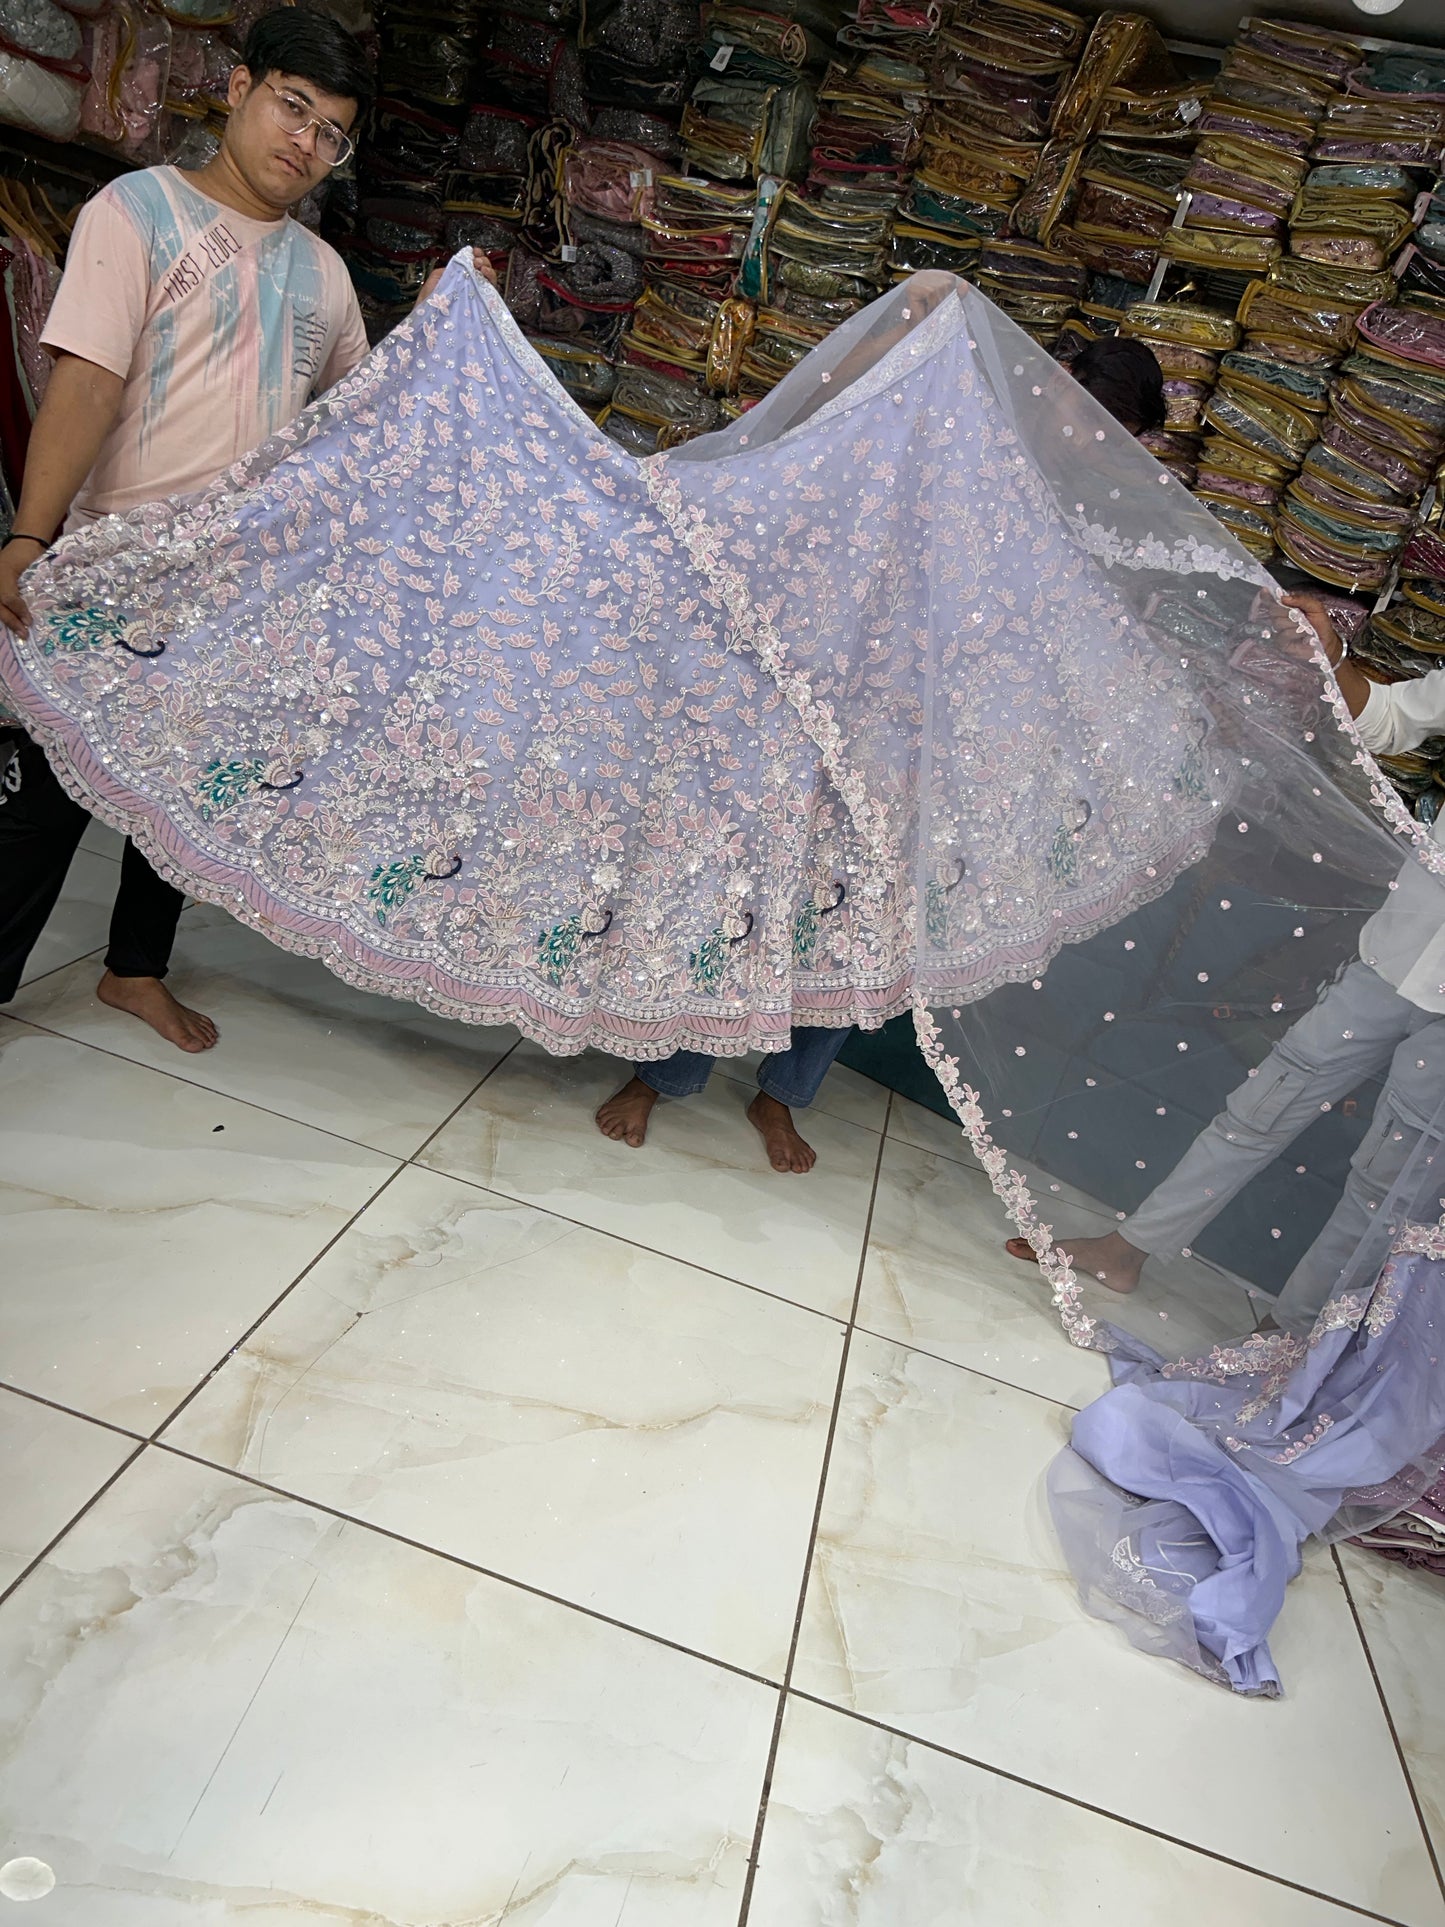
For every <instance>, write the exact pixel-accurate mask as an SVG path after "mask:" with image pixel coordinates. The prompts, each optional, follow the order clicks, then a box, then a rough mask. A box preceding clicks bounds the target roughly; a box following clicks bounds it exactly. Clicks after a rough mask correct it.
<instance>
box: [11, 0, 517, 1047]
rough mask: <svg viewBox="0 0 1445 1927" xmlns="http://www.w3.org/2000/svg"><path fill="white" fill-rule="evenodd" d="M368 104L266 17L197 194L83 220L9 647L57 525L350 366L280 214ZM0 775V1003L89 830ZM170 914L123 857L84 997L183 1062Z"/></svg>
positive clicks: (175, 185) (105, 510)
mask: <svg viewBox="0 0 1445 1927" xmlns="http://www.w3.org/2000/svg"><path fill="white" fill-rule="evenodd" d="M370 91H371V78H370V73H369V70H368V67H367V63H366V58H365V56H364V54H363V52H362V50H361V47H360V46H359V44H358V43H357V41H356V40H355V39H354V38H353V36H352V35H351V34H349V33H347V32H346V31H345V29H344V28H342V27H340V26H338V25H337V24H336V22H335V21H333V20H331V19H330V18H328V17H327V16H326V15H324V14H319V13H313V12H311V11H309V10H303V9H301V8H292V7H283V8H281V9H278V11H276V12H274V13H269V14H266V15H264V16H263V17H262V18H261V19H260V20H259V21H258V22H257V24H256V26H255V27H254V28H253V30H252V32H251V35H250V37H249V39H248V40H247V43H246V49H245V53H244V55H243V56H242V64H241V65H240V66H239V67H237V69H236V70H235V72H234V73H233V75H232V76H231V85H230V108H231V111H230V116H229V119H228V121H227V124H226V132H225V138H224V140H223V142H222V145H221V150H220V152H219V154H218V155H217V156H216V158H215V159H214V160H213V161H212V162H210V164H209V165H208V166H206V167H204V168H202V169H201V170H200V171H199V172H198V173H196V174H183V173H181V172H180V170H179V169H177V168H173V167H154V168H148V169H146V170H144V171H142V172H138V173H134V174H129V175H125V176H123V177H122V178H121V179H119V180H117V181H114V182H112V183H111V185H110V186H109V187H107V188H105V189H104V190H103V192H101V193H100V194H98V195H97V196H96V197H95V199H94V200H93V201H91V202H90V203H89V205H88V206H87V207H86V208H85V209H84V211H83V212H82V214H81V216H80V219H79V220H78V221H77V223H76V227H75V233H74V236H73V238H72V240H71V244H70V248H69V251H68V254H67V260H66V269H65V276H64V279H63V280H62V282H61V284H60V289H59V292H58V293H57V295H56V298H55V305H54V307H53V308H52V310H51V314H50V318H49V321H48V322H47V324H46V328H45V332H44V335H43V337H42V338H43V340H44V343H45V346H46V347H47V348H48V349H49V350H50V352H51V354H52V355H53V356H54V357H55V367H54V371H53V373H52V375H51V378H50V383H49V386H48V387H47V389H46V394H45V400H44V403H43V404H42V406H41V409H40V413H39V415H38V416H37V417H36V421H35V427H34V430H33V431H32V434H31V438H30V450H29V455H28V457H27V461H26V468H25V478H24V485H23V488H22V490H21V495H20V502H19V506H18V507H17V509H16V516H15V533H14V534H13V535H12V536H11V537H10V540H9V542H8V543H7V544H6V545H5V547H4V548H3V549H0V621H4V622H6V623H7V624H8V625H9V626H10V627H11V628H12V629H15V630H17V631H19V632H21V633H23V632H24V630H25V627H26V625H27V623H28V621H29V612H28V610H27V609H26V607H25V602H24V598H23V596H22V594H21V590H20V586H19V585H20V578H21V576H22V574H23V572H24V571H25V569H26V568H28V567H29V566H30V564H31V563H33V562H34V561H35V560H36V558H37V556H39V555H40V554H41V553H42V552H43V551H44V550H45V549H46V548H47V547H48V546H49V544H50V543H51V541H52V540H53V539H54V538H55V536H56V535H57V533H58V532H60V530H61V529H62V527H64V528H73V527H75V526H77V525H78V524H80V523H83V522H86V521H91V520H94V519H95V518H96V517H98V516H102V515H113V514H122V513H124V512H125V511H126V510H128V509H132V508H135V507H137V506H138V505H140V504H141V503H145V502H152V501H155V500H157V499H158V498H160V497H163V496H168V495H180V494H187V493H190V492H191V491H193V490H196V489H200V488H203V487H205V485H206V484H207V483H208V482H211V481H213V480H214V479H215V478H216V476H218V475H220V474H222V473H223V472H224V471H225V470H226V469H227V468H228V467H230V465H231V464H232V463H233V462H235V461H237V460H239V459H240V458H241V457H242V456H244V455H247V454H249V453H250V452H251V450H252V449H254V448H256V447H257V446H258V445H259V444H260V443H261V442H263V441H265V440H266V438H267V437H268V436H270V435H273V434H275V432H276V431H277V430H278V429H280V428H283V427H284V426H285V425H286V423H287V422H289V421H292V420H293V419H294V418H295V417H296V416H297V415H298V414H299V413H300V412H301V410H302V409H303V408H305V407H306V405H307V403H308V402H309V401H310V400H311V399H312V398H313V396H315V395H317V394H319V393H321V392H322V391H323V390H324V389H327V388H329V387H331V386H332V385H333V384H334V383H335V382H338V381H340V380H341V379H342V378H343V377H344V376H346V375H348V374H350V372H351V370H352V369H353V368H355V366H356V365H357V363H358V362H359V361H361V360H362V358H363V357H364V356H365V354H366V352H367V341H366V333H365V330H364V329H363V327H362V321H361V312H360V309H359V308H358V306H357V302H356V295H355V293H354V291H353V289H352V286H351V282H350V279H349V277H348V275H347V273H346V270H345V268H344V266H343V265H342V262H341V259H340V257H339V256H338V255H337V254H336V253H335V252H334V250H332V249H331V248H329V247H328V246H327V245H326V243H325V242H324V241H321V240H318V239H317V237H316V236H315V235H314V234H312V233H311V232H310V231H309V230H308V229H306V228H304V227H302V226H301V225H300V224H299V223H298V222H296V221H294V220H292V219H291V217H290V214H289V212H288V210H289V209H290V208H292V207H294V206H295V205H296V203H297V202H298V201H300V200H302V199H303V198H304V197H305V196H306V195H307V194H309V193H310V192H311V190H312V189H313V188H314V187H316V186H317V185H318V184H319V183H320V182H321V181H323V180H324V179H325V178H326V176H327V175H328V174H329V172H330V171H331V169H332V168H333V167H335V166H337V165H338V164H339V163H340V162H342V161H344V160H346V158H347V157H348V155H349V154H350V153H351V150H352V134H351V130H352V128H353V126H354V125H355V123H356V121H357V119H358V116H359V115H360V114H361V112H362V111H363V109H364V107H365V104H366V101H367V100H368V98H369V96H370ZM477 265H478V267H479V269H481V270H482V271H483V272H485V273H487V274H488V275H489V276H490V273H491V270H490V268H488V267H486V265H485V258H484V257H479V258H478V261H477ZM436 278H437V277H435V276H434V277H433V278H432V280H431V281H429V282H428V284H427V286H426V288H425V289H424V290H423V299H425V297H426V295H427V294H429V293H430V291H431V288H432V286H433V285H434V284H435V280H436ZM0 729H3V721H0ZM7 748H8V749H9V752H10V753H9V755H8V756H7V755H6V753H5V752H6V750H7ZM0 772H3V774H4V777H5V780H4V782H3V784H0V1003H5V1002H7V1001H8V1000H9V999H10V998H11V997H13V996H14V994H15V991H16V989H17V987H18V985H19V982H20V977H21V973H22V971H23V969H24V966H25V961H26V958H27V957H28V956H29V953H30V950H31V947H32V945H33V944H34V942H35V940H36V938H37V937H38V936H39V934H40V931H41V929H42V928H43V927H44V924H45V921H46V918H47V917H48V916H49V914H50V912H51V910H52V909H53V907H54V905H55V902H56V899H57V898H58V896H59V894H60V890H61V887H62V885H63V883H64V881H65V873H66V871H67V869H68V867H69V865H70V860H71V857H72V856H73V855H74V853H75V849H76V846H77V845H78V844H79V842H80V839H81V836H82V835H83V834H84V830H85V824H86V820H87V819H86V813H85V811H84V810H82V809H81V807H80V806H79V804H77V803H75V802H73V801H72V800H71V799H70V797H69V796H67V795H66V793H65V791H64V790H63V789H62V788H61V786H60V784H59V783H58V781H57V780H56V778H55V776H54V775H53V774H52V773H51V771H50V769H49V767H48V765H47V763H46V761H45V758H44V756H43V755H42V754H41V752H40V750H39V748H38V747H37V746H36V745H35V744H34V743H33V742H31V741H30V739H29V738H28V737H26V736H24V735H20V736H18V737H16V736H14V735H13V733H12V737H11V740H10V742H9V743H8V744H7V742H6V739H5V736H4V734H3V733H0ZM182 903H183V899H182V897H181V894H180V892H179V891H178V890H176V889H175V888H174V887H173V886H172V885H171V884H170V883H168V882H166V881H165V880H164V879H163V878H161V877H159V876H157V875H156V873H155V871H154V870H153V869H152V868H151V866H150V864H149V863H147V861H146V860H145V858H144V857H143V856H142V855H141V854H140V852H139V851H138V850H137V849H135V848H134V846H133V845H131V844H130V843H127V844H126V847H125V855H124V859H123V861H122V865H121V881H120V887H119V890H118V892H117V895H116V901H115V913H114V917H113V919H112V923H111V941H110V949H109V952H108V954H107V957H106V967H105V973H104V975H103V976H102V977H101V980H100V984H99V987H98V990H97V993H96V994H97V996H98V997H99V998H100V1000H101V1001H102V1002H103V1003H106V1004H110V1005H112V1006H114V1007H115V1008H117V1009H120V1010H127V1011H131V1012H133V1013H134V1014H135V1015H136V1016H137V1017H140V1018H142V1019H143V1020H144V1021H145V1022H146V1023H148V1024H150V1025H151V1026H152V1028H153V1029H155V1030H157V1031H158V1032H159V1033H160V1034H161V1036H163V1037H165V1038H167V1039H168V1040H169V1041H170V1042H171V1043H173V1044H176V1045H178V1046H179V1047H180V1048H181V1049H182V1050H186V1051H201V1050H208V1049H209V1048H210V1047H211V1045H212V1044H214V1043H215V1041H216V1028H215V1026H214V1024H212V1023H211V1021H210V1019H209V1018H207V1017H203V1016H201V1015H200V1013H199V1012H197V1011H193V1010H188V1009H187V1008H186V1007H185V1005H183V1004H180V1003H178V1002H177V1001H176V999H175V998H174V997H173V996H172V995H171V993H170V991H169V990H168V989H167V988H166V985H165V984H164V982H163V981H162V979H163V978H164V976H165V974H166V970H167V968H168V966H169V961H170V953H171V946H172V944H173V942H174V939H175V932H176V923H177V920H178V919H179V916H180V912H181V908H182Z"/></svg>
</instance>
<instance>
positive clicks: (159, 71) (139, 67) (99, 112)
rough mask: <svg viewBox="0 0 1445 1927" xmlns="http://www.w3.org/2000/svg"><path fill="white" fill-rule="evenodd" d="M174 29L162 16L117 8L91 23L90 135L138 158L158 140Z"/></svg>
mask: <svg viewBox="0 0 1445 1927" xmlns="http://www.w3.org/2000/svg"><path fill="white" fill-rule="evenodd" d="M171 39H172V29H171V24H170V22H169V21H168V20H167V19H166V18H165V17H164V15H162V14H155V13H149V12H135V11H132V10H131V9H130V8H128V7H123V8H117V9H116V10H115V11H114V12H113V13H107V14H104V15H102V16H101V18H100V19H98V20H95V21H92V22H90V23H88V25H87V27H86V30H85V60H86V65H87V66H88V67H89V69H90V84H89V86H88V87H87V88H86V91H85V98H84V100H83V102H82V103H81V114H80V123H81V126H82V128H83V129H84V130H85V132H86V133H88V134H91V135H93V136H94V137H95V138H96V139H97V140H102V141H106V142H108V143H109V144H110V145H112V146H114V147H117V148H119V149H120V150H121V151H122V152H123V153H126V154H129V155H134V156H136V157H137V158H139V157H140V156H141V155H142V154H143V153H144V152H146V151H148V149H149V147H150V144H151V143H152V142H153V141H154V139H155V134H156V128H157V126H158V125H159V122H160V117H161V111H162V108H163V107H164V105H165V99H166V89H167V81H168V78H169V74H170V55H171Z"/></svg>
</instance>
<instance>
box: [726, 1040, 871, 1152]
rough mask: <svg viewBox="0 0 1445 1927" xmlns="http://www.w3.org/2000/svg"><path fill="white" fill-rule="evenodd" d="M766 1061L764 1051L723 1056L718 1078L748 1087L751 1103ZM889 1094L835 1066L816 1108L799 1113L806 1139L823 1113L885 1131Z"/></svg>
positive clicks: (864, 1126)
mask: <svg viewBox="0 0 1445 1927" xmlns="http://www.w3.org/2000/svg"><path fill="white" fill-rule="evenodd" d="M762 1061H763V1052H762V1051H760V1050H752V1051H749V1052H748V1054H747V1056H746V1057H720V1058H719V1059H718V1062H717V1069H718V1075H719V1076H720V1077H726V1078H729V1079H730V1080H731V1081H732V1082H733V1083H734V1084H742V1085H744V1086H746V1088H747V1093H748V1101H749V1103H751V1101H752V1099H753V1097H754V1095H755V1094H756V1092H757V1088H758V1066H759V1065H760V1064H761V1063H762ZM889 1095H890V1093H889V1091H888V1090H887V1088H886V1086H884V1085H882V1084H875V1083H874V1082H873V1079H872V1078H871V1077H864V1076H863V1074H862V1072H861V1071H854V1070H850V1069H849V1068H848V1066H847V1065H846V1064H833V1065H831V1066H830V1067H829V1070H828V1075H827V1076H826V1077H825V1078H824V1079H823V1084H822V1088H821V1089H820V1091H819V1092H818V1095H817V1098H816V1099H815V1100H814V1102H813V1103H812V1105H810V1106H809V1108H808V1109H807V1110H806V1111H799V1112H798V1113H797V1114H796V1121H797V1124H798V1128H799V1129H800V1130H801V1131H802V1133H803V1135H804V1137H806V1136H807V1135H808V1126H807V1123H806V1120H807V1119H808V1118H810V1117H813V1116H815V1115H816V1113H817V1112H819V1111H826V1112H827V1113H828V1115H829V1117H841V1118H843V1119H844V1120H845V1121H846V1122H847V1123H849V1124H861V1125H862V1126H863V1128H864V1129H865V1130H867V1131H881V1130H882V1129H883V1121H884V1119H885V1118H886V1117H887V1115H888V1098H889Z"/></svg>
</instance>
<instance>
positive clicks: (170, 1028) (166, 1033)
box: [95, 970, 220, 1052]
mask: <svg viewBox="0 0 1445 1927" xmlns="http://www.w3.org/2000/svg"><path fill="white" fill-rule="evenodd" d="M95 994H96V996H97V997H98V998H99V999H100V1001H101V1002H102V1003H103V1004H109V1005H110V1008H111V1009H112V1010H128V1011H129V1012H130V1014H131V1016H132V1017H139V1018H140V1020H141V1022H142V1023H143V1024H149V1025H150V1027H151V1029H152V1030H153V1031H155V1032H156V1034H157V1036H160V1037H164V1038H165V1040H166V1042H167V1043H168V1044H174V1045H175V1047H176V1049H177V1050H185V1051H192V1052H195V1051H203V1050H209V1049H210V1048H211V1046H212V1045H213V1044H214V1043H215V1041H216V1039H217V1038H218V1037H219V1036H220V1032H219V1031H218V1030H217V1029H216V1026H215V1025H214V1024H213V1023H212V1022H211V1020H210V1018H209V1017H203V1016H202V1015H201V1013H200V1012H199V1011H198V1010H188V1009H187V1008H186V1006H185V1005H184V1004H178V1003H177V1002H176V1000H175V998H174V997H173V996H172V995H171V993H170V992H169V991H168V990H167V989H166V987H165V985H164V984H163V983H162V982H161V980H160V978H159V977H117V976H116V975H115V973H114V972H113V971H110V970H107V971H106V973H105V975H104V976H103V977H102V978H101V980H100V982H99V983H98V984H97V985H96V987H95Z"/></svg>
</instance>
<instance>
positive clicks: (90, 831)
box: [80, 816, 125, 863]
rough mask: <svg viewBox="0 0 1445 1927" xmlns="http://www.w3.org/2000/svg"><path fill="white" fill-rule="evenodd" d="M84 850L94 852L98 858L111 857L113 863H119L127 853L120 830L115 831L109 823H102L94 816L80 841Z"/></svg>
mask: <svg viewBox="0 0 1445 1927" xmlns="http://www.w3.org/2000/svg"><path fill="white" fill-rule="evenodd" d="M80 847H81V849H82V850H93V851H94V852H95V854H96V855H97V856H106V857H109V858H110V860H111V862H112V863H119V862H120V860H121V857H122V856H123V855H124V853H125V838H124V837H123V836H122V835H121V833H120V831H119V830H113V829H112V828H111V827H110V825H109V823H102V822H101V820H100V818H99V817H96V816H93V817H92V818H91V819H90V821H89V823H88V824H87V825H86V828H85V835H84V836H83V837H82V838H81V839H80Z"/></svg>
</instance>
